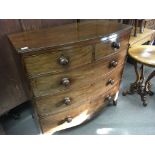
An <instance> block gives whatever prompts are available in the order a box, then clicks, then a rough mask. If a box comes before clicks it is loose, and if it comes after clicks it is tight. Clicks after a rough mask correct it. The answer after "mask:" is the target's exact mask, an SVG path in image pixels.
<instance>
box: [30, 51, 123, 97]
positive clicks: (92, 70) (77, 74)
mask: <svg viewBox="0 0 155 155" xmlns="http://www.w3.org/2000/svg"><path fill="white" fill-rule="evenodd" d="M125 56H126V51H122V52H120V53H116V54H113V55H112V56H109V57H107V58H105V59H104V60H103V61H98V62H96V63H94V64H90V65H86V66H83V67H81V68H78V69H76V70H73V71H70V72H66V73H60V74H57V75H46V76H42V77H38V78H34V79H31V86H32V89H33V92H34V95H35V97H38V96H43V95H48V94H57V93H60V92H62V91H67V90H70V89H73V88H81V87H82V86H84V85H87V84H89V83H91V82H92V81H96V79H97V78H98V77H103V76H105V74H107V73H109V72H111V71H112V70H115V69H116V68H117V66H119V65H122V64H123V63H124V60H125ZM112 62H117V65H116V66H111V65H112ZM64 81H68V83H67V84H66V83H65V82H64Z"/></svg>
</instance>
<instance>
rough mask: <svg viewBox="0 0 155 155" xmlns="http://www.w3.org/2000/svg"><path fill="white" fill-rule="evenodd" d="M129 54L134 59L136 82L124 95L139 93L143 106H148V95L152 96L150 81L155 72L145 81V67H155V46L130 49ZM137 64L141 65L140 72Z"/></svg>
mask: <svg viewBox="0 0 155 155" xmlns="http://www.w3.org/2000/svg"><path fill="white" fill-rule="evenodd" d="M128 54H129V55H130V56H131V57H132V58H133V59H134V68H135V73H136V81H135V82H134V83H132V84H131V86H130V88H129V90H127V91H125V92H123V95H124V96H126V95H127V94H134V93H138V94H139V95H140V96H141V100H142V102H143V105H144V106H146V105H147V102H146V97H147V95H150V96H152V95H153V92H152V91H151V82H150V80H151V79H152V78H153V77H154V76H155V70H154V71H153V72H152V73H151V74H150V75H149V76H148V78H147V79H146V81H145V78H144V65H147V66H150V67H155V46H151V45H141V46H135V47H133V48H130V49H129V51H128ZM137 63H141V64H142V65H141V68H140V72H139V71H138V68H137Z"/></svg>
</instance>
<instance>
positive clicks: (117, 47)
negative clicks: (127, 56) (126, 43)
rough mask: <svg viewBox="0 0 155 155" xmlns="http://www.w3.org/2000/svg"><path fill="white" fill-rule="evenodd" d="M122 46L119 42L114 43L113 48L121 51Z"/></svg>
mask: <svg viewBox="0 0 155 155" xmlns="http://www.w3.org/2000/svg"><path fill="white" fill-rule="evenodd" d="M120 46H121V45H120V43H117V42H113V43H112V47H113V48H115V49H119V48H120Z"/></svg>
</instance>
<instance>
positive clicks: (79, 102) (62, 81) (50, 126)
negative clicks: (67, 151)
mask: <svg viewBox="0 0 155 155" xmlns="http://www.w3.org/2000/svg"><path fill="white" fill-rule="evenodd" d="M130 31H131V27H130V26H127V25H122V24H118V23H113V22H105V21H91V22H81V23H78V24H77V23H74V24H69V25H64V26H58V27H54V28H48V29H42V30H36V31H32V32H24V33H18V34H11V35H9V40H10V42H11V44H12V46H13V47H14V48H15V51H16V53H17V54H18V55H19V56H20V59H21V64H22V66H23V70H24V71H25V75H26V76H27V79H28V84H29V88H30V92H31V93H30V95H31V96H32V102H33V103H34V109H35V111H36V116H37V118H38V119H37V120H38V122H39V124H40V128H41V131H42V132H43V133H54V132H56V131H59V130H62V129H66V128H70V127H73V126H76V125H79V124H81V123H83V122H85V121H86V120H88V119H90V118H92V117H93V116H95V114H96V113H98V112H99V111H100V110H101V109H102V108H103V107H105V106H106V105H107V104H108V102H111V101H113V102H114V103H116V100H117V96H118V92H119V86H120V81H121V77H122V72H123V67H124V62H125V58H126V54H127V48H128V42H129V36H130Z"/></svg>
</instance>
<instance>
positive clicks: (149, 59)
mask: <svg viewBox="0 0 155 155" xmlns="http://www.w3.org/2000/svg"><path fill="white" fill-rule="evenodd" d="M128 54H129V55H130V56H131V57H132V58H133V59H135V60H137V61H138V62H140V63H143V64H145V65H148V66H151V67H155V46H152V45H141V46H135V47H132V48H129V50H128Z"/></svg>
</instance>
